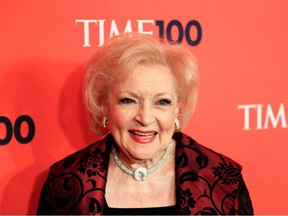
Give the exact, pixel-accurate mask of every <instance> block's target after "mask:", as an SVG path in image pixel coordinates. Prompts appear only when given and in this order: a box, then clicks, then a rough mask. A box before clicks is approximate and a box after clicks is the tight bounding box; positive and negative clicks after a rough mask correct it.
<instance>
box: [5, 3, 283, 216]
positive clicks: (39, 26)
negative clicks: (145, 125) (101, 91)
mask: <svg viewBox="0 0 288 216" xmlns="http://www.w3.org/2000/svg"><path fill="white" fill-rule="evenodd" d="M287 8H288V1H286V0H274V1H271V0H269V1H268V0H254V1H250V0H242V1H230V0H222V1H207V0H204V1H197V2H196V1H191V0H182V1H177V3H175V1H170V0H169V1H161V0H154V1H146V0H139V1H132V0H131V1H128V0H121V1H112V0H109V1H107V0H106V1H95V0H91V1H82V0H81V1H80V0H78V1H77V0H63V1H58V0H49V1H47V0H46V1H45V0H44V1H37V0H27V1H15V0H10V1H8V0H7V1H6V0H2V1H1V2H0V29H1V33H0V42H1V45H0V214H27V213H29V214H33V213H35V210H36V207H37V202H38V198H39V193H40V189H41V186H42V184H43V181H44V180H45V178H46V175H47V169H48V167H49V166H50V165H51V164H52V163H53V162H55V161H57V160H59V159H61V158H63V157H64V156H66V155H68V154H70V153H72V152H74V151H76V150H77V149H80V148H82V147H85V146H86V145H87V144H90V143H91V142H92V141H94V140H95V139H97V137H96V136H94V135H93V134H92V133H91V132H90V131H89V128H88V125H87V121H86V116H85V112H84V108H83V105H82V98H81V79H82V76H83V68H84V67H85V64H86V63H87V61H88V59H89V58H90V56H91V55H92V54H93V53H94V52H95V50H96V49H97V47H98V45H99V44H100V45H101V43H103V41H104V39H105V38H108V37H109V35H110V33H111V32H112V34H115V33H117V30H118V31H119V32H120V33H121V32H124V31H125V30H126V31H130V30H133V31H140V32H145V33H147V34H153V36H155V37H156V38H159V34H160V35H161V34H162V33H163V34H162V35H163V36H164V40H165V41H169V40H170V41H176V40H179V41H181V43H182V44H183V45H185V46H187V47H189V49H190V50H191V51H192V52H193V53H194V54H195V56H196V57H197V59H198V63H199V70H200V89H199V100H198V103H197V107H196V111H195V114H194V116H193V117H192V119H191V121H190V122H189V124H188V125H187V127H186V128H185V129H184V130H183V131H184V132H186V133H187V134H189V135H191V136H192V137H194V138H195V139H196V140H197V141H199V142H200V143H202V144H204V145H206V146H207V147H210V148H212V149H214V150H216V151H219V152H222V153H223V154H226V155H228V156H230V157H231V158H233V159H234V160H236V161H238V162H239V163H240V164H242V165H243V167H244V170H243V174H244V177H245V180H246V183H247V185H248V188H249V190H250V194H251V198H252V200H253V204H254V209H255V213H256V214H285V213H288V206H287V204H286V203H287V200H288V187H287V186H286V181H287V180H288V174H287V164H288V159H287V153H288V146H287V144H288V137H287V134H288V133H287V132H288V129H287V122H288V96H287V78H288V75H287V68H288V61H287V57H288V26H287V22H288V13H287ZM170 33H171V35H169V34H170ZM167 34H168V35H167ZM189 42H190V44H189ZM34 129H35V130H34Z"/></svg>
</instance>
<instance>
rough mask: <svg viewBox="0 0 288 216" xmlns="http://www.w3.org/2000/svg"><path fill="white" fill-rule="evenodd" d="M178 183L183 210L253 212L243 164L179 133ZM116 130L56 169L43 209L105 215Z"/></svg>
mask: <svg viewBox="0 0 288 216" xmlns="http://www.w3.org/2000/svg"><path fill="white" fill-rule="evenodd" d="M173 138H174V139H175V140H176V142H177V147H176V188H177V195H176V198H177V209H178V213H179V214H186V215H191V214H193V215H197V214H210V215H211V214H213V215H217V214H218V215H219V214H220V215H223V214H225V215H227V214H229V215H230V214H253V208H252V204H251V200H250V197H249V193H248V191H247V188H246V186H245V183H244V181H243V178H242V175H241V166H240V165H239V164H237V163H235V162H234V161H232V160H231V159H229V158H228V157H225V156H223V155H221V154H218V153H216V152H214V151H212V150H210V149H208V148H206V147H204V146H202V145H200V144H198V143H197V142H195V141H194V140H193V139H191V138H190V137H188V136H187V135H185V134H183V133H181V132H177V133H175V134H174V136H173ZM113 141H114V140H113V137H112V135H111V134H109V135H107V136H106V137H105V138H104V139H102V140H100V141H98V142H96V143H94V144H92V145H89V146H88V147H86V148H84V149H82V150H80V151H78V152H76V153H74V154H72V155H70V156H68V157H66V158H65V159H63V160H61V161H59V162H57V163H55V164H54V165H53V166H51V168H50V173H49V176H48V179H47V180H46V182H45V184H44V186H43V189H42V192H41V197H40V201H39V206H38V212H37V214H77V215H78V214H82V215H83V214H87V215H88V214H101V213H102V212H103V207H104V195H105V184H106V180H107V179H106V177H107V170H108V162H109V155H110V154H109V153H110V150H111V144H112V143H113Z"/></svg>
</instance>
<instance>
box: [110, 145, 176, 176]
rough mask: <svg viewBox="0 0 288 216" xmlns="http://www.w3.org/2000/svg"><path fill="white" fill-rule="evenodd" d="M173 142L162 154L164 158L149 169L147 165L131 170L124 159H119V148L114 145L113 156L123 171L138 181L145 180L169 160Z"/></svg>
mask: <svg viewBox="0 0 288 216" xmlns="http://www.w3.org/2000/svg"><path fill="white" fill-rule="evenodd" d="M172 146H173V145H172V142H171V143H170V144H169V145H168V147H167V148H166V150H165V153H164V155H163V156H162V158H161V159H160V160H159V161H158V162H157V163H156V164H155V165H154V166H152V167H151V168H149V169H147V168H145V167H138V168H137V169H135V170H131V169H129V168H127V167H126V166H125V165H124V164H123V163H122V161H121V160H120V159H119V157H118V154H117V150H116V149H115V147H114V146H112V152H111V153H112V156H113V158H114V161H115V163H116V164H117V165H118V166H119V167H120V169H121V170H122V171H124V172H125V173H127V174H129V175H131V176H134V179H135V180H136V181H145V180H146V179H147V178H148V174H150V173H152V172H155V171H156V170H158V169H159V168H160V167H161V166H162V164H163V163H164V162H165V161H166V160H167V158H168V157H169V154H170V152H171V150H172Z"/></svg>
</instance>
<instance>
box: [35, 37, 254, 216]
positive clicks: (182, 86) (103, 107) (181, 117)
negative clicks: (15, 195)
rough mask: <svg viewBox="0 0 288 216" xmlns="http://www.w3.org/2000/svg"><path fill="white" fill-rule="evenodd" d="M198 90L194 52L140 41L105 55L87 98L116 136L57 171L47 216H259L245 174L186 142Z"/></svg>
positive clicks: (93, 66)
mask: <svg viewBox="0 0 288 216" xmlns="http://www.w3.org/2000/svg"><path fill="white" fill-rule="evenodd" d="M197 86H198V75H197V67H196V63H195V60H194V57H193V56H192V54H191V53H190V52H189V51H188V50H187V49H185V48H184V47H181V46H179V45H164V44H162V43H159V42H158V41H156V40H154V39H153V38H151V37H149V36H143V35H139V34H136V33H134V34H125V35H122V36H120V37H117V38H115V39H113V40H111V41H110V42H108V43H107V44H106V45H105V46H103V47H101V48H100V49H99V51H98V52H97V53H96V55H95V56H94V57H93V58H92V60H91V61H90V63H89V64H88V66H87V69H86V73H85V82H84V98H85V103H86V106H87V109H88V111H89V113H90V115H91V117H92V118H91V119H92V121H91V122H92V125H93V129H94V131H95V132H96V133H97V134H100V135H106V136H105V137H104V138H103V139H102V140H99V141H97V142H95V143H94V144H92V145H89V146H88V147H86V148H84V149H82V150H80V151H78V152H76V153H74V154H72V155H70V156H68V157H66V158H65V159H63V160H61V161H59V162H57V163H55V164H54V165H53V166H52V167H51V168H50V173H49V176H48V179H47V181H46V182H45V184H44V186H43V190H42V193H41V198H40V202H39V207H38V214H253V209H252V205H251V201H250V197H249V193H248V191H247V189H246V186H245V183H244V181H243V178H242V175H241V166H240V165H239V164H237V163H236V162H234V161H233V160H231V159H229V158H228V157H225V156H224V155H221V154H219V153H216V152H214V151H212V150H210V149H208V148H206V147H204V146H202V145H200V144H198V143H197V142H196V141H194V140H193V139H192V138H190V137H188V136H187V135H185V134H183V133H181V132H180V130H181V128H182V127H183V126H184V125H185V124H186V123H187V121H188V120H189V118H190V116H191V114H192V112H193V109H194V106H195V101H196V95H197Z"/></svg>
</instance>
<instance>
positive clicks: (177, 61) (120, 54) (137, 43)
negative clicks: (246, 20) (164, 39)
mask: <svg viewBox="0 0 288 216" xmlns="http://www.w3.org/2000/svg"><path fill="white" fill-rule="evenodd" d="M150 63H151V64H160V65H164V66H167V67H169V68H170V70H171V72H172V74H173V76H174V78H175V82H176V86H177V96H178V103H179V105H180V107H179V116H178V118H179V121H180V126H181V127H183V126H184V125H185V124H186V123H187V121H188V120H189V118H190V116H191V114H192V113H193V110H194V107H195V103H196V98H197V89H198V69H197V63H196V60H195V58H194V56H193V54H192V53H191V52H190V51H189V50H188V49H187V48H186V47H184V46H181V45H177V44H164V43H161V42H159V41H157V40H156V39H154V38H153V37H152V36H147V35H143V34H139V33H127V34H123V35H120V36H117V37H114V38H112V39H110V40H109V41H107V42H106V43H105V44H104V46H102V47H100V48H99V50H98V51H97V52H96V53H95V55H94V56H93V57H92V58H91V60H90V62H89V63H88V65H87V67H86V70H85V77H84V90H83V94H84V103H85V105H86V108H87V110H88V112H89V114H90V117H91V119H90V120H91V127H92V129H93V131H94V132H95V133H97V134H98V135H105V134H106V133H107V132H108V129H107V128H105V127H103V124H102V121H103V117H104V115H105V99H106V98H107V93H108V92H109V89H110V87H111V86H112V85H113V84H114V83H115V82H117V80H118V79H119V77H121V76H124V75H125V73H126V72H127V71H129V70H131V69H132V68H133V67H135V66H136V65H138V64H150Z"/></svg>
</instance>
